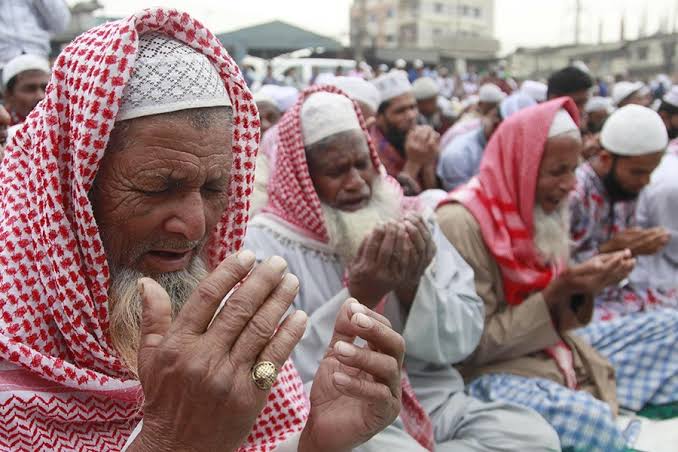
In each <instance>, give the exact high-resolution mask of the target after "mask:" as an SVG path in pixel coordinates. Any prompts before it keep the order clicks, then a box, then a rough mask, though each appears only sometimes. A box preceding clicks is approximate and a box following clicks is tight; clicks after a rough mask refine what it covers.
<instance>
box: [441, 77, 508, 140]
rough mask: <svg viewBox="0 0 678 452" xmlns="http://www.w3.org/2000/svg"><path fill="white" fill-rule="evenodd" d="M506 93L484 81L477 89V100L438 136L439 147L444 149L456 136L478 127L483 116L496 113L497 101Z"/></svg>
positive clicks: (502, 98)
mask: <svg viewBox="0 0 678 452" xmlns="http://www.w3.org/2000/svg"><path fill="white" fill-rule="evenodd" d="M505 97H506V94H505V93H504V92H503V91H502V90H501V88H499V87H498V86H497V85H495V84H493V83H485V84H484V85H482V86H481V87H480V89H479V90H478V102H477V103H476V104H475V105H472V106H470V108H469V111H467V112H466V113H464V114H463V115H462V117H461V118H459V120H458V121H457V122H456V123H455V124H454V126H452V127H451V128H450V129H449V130H448V131H447V132H445V134H443V136H442V137H441V138H440V149H441V150H442V149H445V148H446V147H447V146H449V144H450V143H451V142H452V141H454V139H456V138H457V137H459V136H461V135H464V134H465V133H468V132H470V131H472V130H476V129H477V128H478V127H480V123H481V122H482V120H483V118H484V117H487V116H490V117H491V116H493V115H495V114H497V108H498V107H499V103H500V102H501V101H502V100H504V98H505Z"/></svg>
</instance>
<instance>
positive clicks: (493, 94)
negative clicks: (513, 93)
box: [478, 83, 506, 104]
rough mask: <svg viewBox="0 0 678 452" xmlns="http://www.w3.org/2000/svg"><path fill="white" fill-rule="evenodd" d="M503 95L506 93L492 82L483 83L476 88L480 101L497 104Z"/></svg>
mask: <svg viewBox="0 0 678 452" xmlns="http://www.w3.org/2000/svg"><path fill="white" fill-rule="evenodd" d="M505 97H506V93H504V92H503V91H502V90H501V88H499V87H498V86H497V85H495V84H494V83H485V84H484V85H483V86H481V87H480V89H479V90H478V100H480V102H487V103H490V104H498V103H499V102H501V101H502V100H504V98H505Z"/></svg>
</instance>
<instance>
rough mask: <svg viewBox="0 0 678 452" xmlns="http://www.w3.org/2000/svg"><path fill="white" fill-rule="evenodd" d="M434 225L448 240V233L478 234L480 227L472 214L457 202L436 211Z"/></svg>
mask: <svg viewBox="0 0 678 452" xmlns="http://www.w3.org/2000/svg"><path fill="white" fill-rule="evenodd" d="M435 218H436V223H437V224H438V226H439V227H440V228H441V229H442V230H443V232H444V233H445V235H446V236H448V238H449V234H448V231H450V232H452V231H454V235H456V236H458V235H463V234H469V233H471V234H472V233H478V234H479V233H480V226H479V225H478V221H476V219H475V217H474V216H473V214H472V213H471V212H470V211H469V210H468V209H467V208H466V207H465V206H464V205H463V204H460V203H458V202H454V203H449V204H445V205H442V206H440V207H439V208H438V209H437V210H436V215H435Z"/></svg>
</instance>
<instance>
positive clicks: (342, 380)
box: [333, 372, 351, 386]
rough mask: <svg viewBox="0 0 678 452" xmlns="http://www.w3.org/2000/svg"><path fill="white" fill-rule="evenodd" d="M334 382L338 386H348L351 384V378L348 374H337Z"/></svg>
mask: <svg viewBox="0 0 678 452" xmlns="http://www.w3.org/2000/svg"><path fill="white" fill-rule="evenodd" d="M333 377H334V382H335V383H336V384H338V385H339V386H346V385H348V384H349V383H351V377H349V376H348V375H346V374H343V373H341V372H335V373H334V375H333Z"/></svg>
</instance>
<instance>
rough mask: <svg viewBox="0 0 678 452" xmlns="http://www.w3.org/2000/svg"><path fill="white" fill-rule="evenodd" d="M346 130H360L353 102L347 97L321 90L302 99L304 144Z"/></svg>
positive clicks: (310, 143) (307, 144)
mask: <svg viewBox="0 0 678 452" xmlns="http://www.w3.org/2000/svg"><path fill="white" fill-rule="evenodd" d="M347 130H362V129H361V128H360V122H358V115H357V114H356V112H355V108H354V106H353V102H351V100H350V99H349V98H348V97H346V96H342V95H341V94H335V93H328V92H324V91H321V92H317V93H314V94H311V95H310V96H309V97H308V99H306V100H305V101H304V105H302V107H301V133H302V135H303V137H304V146H310V145H312V144H314V143H317V142H318V141H320V140H322V139H323V138H327V137H329V136H331V135H334V134H337V133H340V132H345V131H347Z"/></svg>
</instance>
